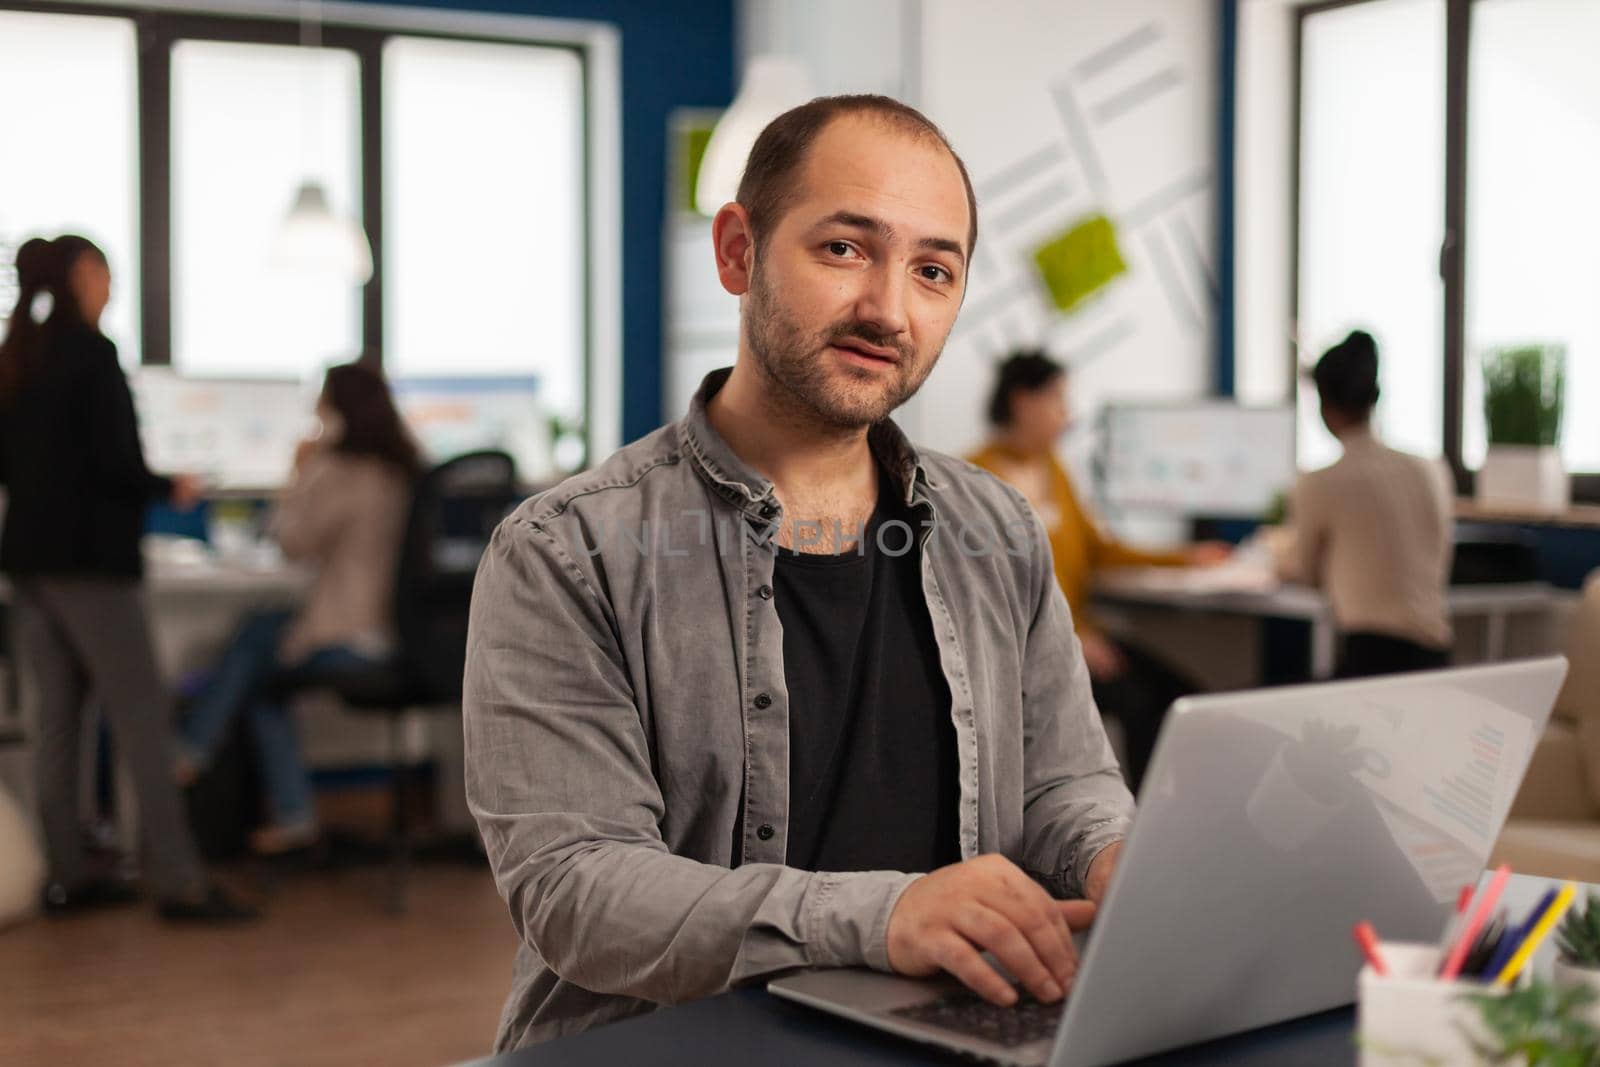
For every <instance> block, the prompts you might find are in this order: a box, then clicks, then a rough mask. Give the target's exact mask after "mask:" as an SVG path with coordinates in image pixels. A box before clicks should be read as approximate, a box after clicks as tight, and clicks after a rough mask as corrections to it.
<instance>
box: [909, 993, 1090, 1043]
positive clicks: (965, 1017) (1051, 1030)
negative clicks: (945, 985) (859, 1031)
mask: <svg viewBox="0 0 1600 1067" xmlns="http://www.w3.org/2000/svg"><path fill="white" fill-rule="evenodd" d="M1017 992H1018V995H1019V996H1018V1000H1017V1002H1016V1003H1015V1004H1014V1005H1012V1006H1011V1007H1009V1008H1002V1007H1000V1006H999V1005H998V1004H990V1003H989V1002H988V1001H987V1000H984V999H983V998H982V997H980V996H978V995H977V994H976V993H973V992H970V991H967V990H962V991H961V992H959V993H951V994H950V995H949V996H945V997H940V998H939V999H938V1000H930V1001H927V1002H926V1003H923V1004H913V1005H911V1006H910V1007H908V1008H896V1009H895V1010H894V1011H893V1012H890V1014H891V1015H896V1016H899V1017H900V1018H902V1019H910V1020H911V1021H913V1022H919V1023H925V1024H927V1025H928V1026H937V1027H939V1028H940V1029H941V1030H953V1031H955V1032H956V1033H958V1034H965V1035H966V1036H968V1037H979V1038H982V1039H983V1040H985V1041H993V1042H994V1043H995V1044H997V1045H1004V1046H1005V1047H1007V1048H1015V1047H1016V1046H1018V1045H1026V1044H1028V1043H1029V1042H1030V1041H1041V1040H1043V1039H1045V1038H1048V1037H1054V1036H1055V1032H1056V1027H1057V1026H1058V1025H1060V1023H1061V1012H1062V1010H1063V1009H1064V1008H1065V1007H1066V1005H1067V1002H1066V1001H1065V1000H1058V1001H1056V1002H1055V1003H1054V1004H1043V1003H1040V1002H1039V1001H1037V1000H1035V999H1033V997H1031V996H1029V995H1028V994H1027V993H1025V992H1023V991H1022V990H1020V989H1019V990H1018V991H1017Z"/></svg>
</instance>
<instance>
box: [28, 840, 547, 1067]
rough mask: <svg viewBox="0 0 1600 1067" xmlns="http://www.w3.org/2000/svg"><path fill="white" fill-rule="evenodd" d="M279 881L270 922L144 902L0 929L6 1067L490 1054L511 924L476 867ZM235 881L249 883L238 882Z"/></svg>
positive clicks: (440, 1060) (506, 974)
mask: <svg viewBox="0 0 1600 1067" xmlns="http://www.w3.org/2000/svg"><path fill="white" fill-rule="evenodd" d="M382 877H383V872H382V869H381V868H373V867H361V868H353V869H346V870H343V871H338V872H326V871H324V872H304V873H300V874H294V875H289V876H286V877H284V878H282V879H279V880H276V881H275V883H274V884H273V885H272V887H271V889H270V892H269V893H268V894H267V895H266V896H265V897H264V899H263V897H262V896H261V895H260V894H259V893H258V894H257V896H256V899H263V902H264V904H265V907H266V916H265V918H264V919H263V920H262V921H260V922H257V923H255V924H252V925H249V926H244V927H238V928H233V929H223V930H218V929H206V930H199V929H186V928H175V927H173V926H171V925H168V924H164V923H162V922H160V921H159V920H157V919H156V918H155V915H154V913H153V911H152V910H151V908H149V907H148V906H141V907H134V908H128V909H122V910H119V911H115V912H110V913H102V914H99V915H94V916H90V917H84V918H74V919H70V920H45V919H36V920H33V921H32V922H29V923H27V924H25V925H22V926H18V927H13V928H10V929H6V930H0V1064H28V1065H33V1064H118V1065H130V1067H132V1065H144V1064H151V1065H154V1064H179V1065H182V1064H202V1063H203V1064H217V1063H227V1064H273V1065H277V1064H340V1065H342V1067H350V1065H354V1064H384V1065H396V1067H398V1065H406V1064H417V1065H437V1064H448V1063H457V1062H459V1061H461V1060H466V1059H472V1058H475V1057H478V1056H485V1055H488V1054H489V1052H490V1047H491V1045H492V1042H493V1038H494V1026H495V1020H496V1018H497V1017H498V1015H499V1011H500V1005H501V1002H502V1001H503V999H504V997H505V994H506V990H507V988H508V987H509V984H510V975H511V958H512V955H513V953H514V951H515V947H516V941H515V938H516V935H515V933H514V931H513V930H512V928H511V923H510V920H509V919H508V918H507V916H506V911H505V906H504V905H503V904H502V903H501V902H500V898H499V897H498V896H497V895H496V894H495V890H494V885H493V882H492V881H491V880H490V876H489V872H488V870H487V868H484V867H469V866H462V865H454V866H452V865H423V866H419V867H417V868H416V869H415V870H414V872H413V880H412V883H411V895H410V908H409V911H408V913H407V914H406V915H404V916H399V917H395V916H390V915H388V914H387V913H385V911H384V910H383V908H382V904H381V893H380V891H381V887H382V881H381V879H382ZM231 884H238V885H241V886H243V887H244V888H246V889H249V888H250V887H251V885H252V882H251V881H250V880H244V881H241V880H238V879H235V881H234V882H233V883H231Z"/></svg>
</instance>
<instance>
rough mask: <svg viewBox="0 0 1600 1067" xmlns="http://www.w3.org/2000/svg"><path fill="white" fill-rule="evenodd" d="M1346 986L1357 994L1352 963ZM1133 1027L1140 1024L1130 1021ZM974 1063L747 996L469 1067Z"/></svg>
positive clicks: (1304, 1044) (1282, 1032) (1335, 1031)
mask: <svg viewBox="0 0 1600 1067" xmlns="http://www.w3.org/2000/svg"><path fill="white" fill-rule="evenodd" d="M1484 877H1485V879H1487V878H1488V875H1487V874H1486V875H1485V876H1484ZM1559 884H1560V883H1559V882H1557V881H1555V880H1553V879H1548V878H1533V877H1527V876H1522V875H1518V876H1515V877H1513V878H1512V879H1511V881H1510V883H1509V884H1508V885H1507V886H1506V891H1505V895H1504V897H1503V898H1502V899H1503V901H1504V904H1505V906H1506V907H1508V908H1510V909H1512V910H1513V911H1525V910H1527V909H1529V908H1531V907H1533V905H1534V903H1535V902H1536V901H1538V899H1539V897H1540V896H1541V895H1542V894H1543V893H1544V891H1545V890H1546V889H1547V888H1549V887H1550V886H1553V885H1559ZM1597 890H1600V886H1582V885H1580V887H1579V899H1584V898H1585V897H1586V895H1587V892H1592V891H1597ZM1553 958H1554V949H1553V947H1552V944H1551V942H1546V944H1545V945H1544V946H1543V947H1542V948H1541V949H1540V951H1539V952H1538V953H1537V954H1536V955H1535V956H1534V962H1533V964H1532V966H1533V968H1534V970H1535V972H1536V973H1541V974H1548V973H1549V966H1550V961H1551V960H1552V959H1553ZM1197 980H1200V981H1203V980H1204V978H1203V976H1201V977H1198V978H1197ZM1350 988H1351V991H1352V993H1353V992H1354V989H1355V976H1354V963H1353V962H1352V963H1351V979H1350ZM1136 1014H1137V1011H1136V1010H1135V1011H1131V1012H1130V1016H1134V1015H1136ZM1130 1024H1131V1025H1137V1023H1136V1022H1133V1021H1132V1020H1131V1019H1130ZM1354 1037H1355V1009H1354V1008H1353V1007H1345V1008H1335V1009H1334V1010H1332V1011H1326V1012H1322V1013H1321V1014H1319V1015H1309V1016H1306V1017H1305V1018H1303V1019H1294V1020H1291V1021H1289V1022H1285V1023H1279V1024H1277V1025H1276V1026H1268V1027H1263V1028H1262V1029H1260V1030H1252V1031H1250V1032H1249V1033H1244V1034H1237V1035H1235V1036H1233V1037H1225V1038H1221V1039H1219V1040H1216V1041H1208V1042H1206V1043H1204V1044H1201V1045H1194V1046H1192V1047H1190V1048H1185V1049H1175V1050H1173V1051H1171V1052H1167V1053H1163V1054H1161V1055H1159V1056H1151V1057H1149V1058H1146V1059H1142V1060H1135V1061H1132V1062H1133V1063H1134V1064H1137V1065H1140V1067H1341V1065H1344V1064H1354V1063H1355V1062H1356V1060H1357V1049H1356V1046H1355V1044H1354ZM971 1062H972V1061H971V1060H966V1059H963V1058H961V1057H959V1056H956V1055H954V1054H944V1053H941V1052H939V1051H938V1050H936V1049H932V1048H929V1047H927V1046H924V1045H917V1044H914V1043H912V1042H909V1041H905V1040H902V1039H900V1038H895V1037H891V1036H889V1035H888V1034H881V1033H879V1032H877V1031H875V1030H872V1029H870V1028H868V1027H864V1026H856V1025H854V1024H852V1023H849V1022H846V1021H844V1020H843V1019H836V1018H834V1017H832V1016H830V1015H826V1014H824V1013H822V1012H818V1011H812V1010H811V1009H808V1008H804V1007H801V1006H800V1005H798V1004H792V1003H790V1002H789V1001H786V1000H780V999H778V998H777V997H774V996H771V995H769V994H768V993H766V992H765V991H764V990H762V989H759V988H750V989H740V990H735V991H734V992H732V993H725V994H723V995H722V996H719V997H712V998H710V999H708V1000H702V1001H697V1002H695V1003H692V1004H686V1005H684V1006H682V1007H677V1008H670V1009H667V1010H664V1011H658V1012H655V1013H653V1014H650V1015H644V1016H640V1017H639V1018H636V1019H629V1020H627V1021H626V1022H620V1023H614V1024H612V1025H610V1026H603V1027H600V1028H598V1029H595V1030H591V1031H590V1032H588V1033H585V1034H579V1035H577V1036H575V1037H569V1038H563V1039H562V1040H559V1041H552V1042H549V1043H547V1044H544V1045H536V1046H534V1047H533V1048H529V1049H523V1050H522V1051H520V1052H513V1053H508V1054H506V1055H504V1056H495V1057H491V1058H489V1059H484V1060H479V1061H477V1062H476V1063H475V1064H474V1065H472V1067H610V1065H612V1064H624V1063H625V1064H639V1065H658V1064H659V1065H663V1067H666V1065H676V1064H682V1065H684V1067H691V1065H693V1067H702V1065H704V1064H728V1065H732V1064H745V1063H759V1064H761V1065H762V1067H787V1065H789V1064H827V1065H828V1067H911V1065H913V1064H952V1065H954V1064H962V1063H971Z"/></svg>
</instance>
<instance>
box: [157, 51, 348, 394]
mask: <svg viewBox="0 0 1600 1067" xmlns="http://www.w3.org/2000/svg"><path fill="white" fill-rule="evenodd" d="M360 125H361V115H360V84H359V70H358V63H357V60H356V56H355V54H354V53H353V52H347V51H340V50H335V49H329V48H319V49H314V50H313V49H309V48H299V47H296V46H292V45H263V44H237V43H233V42H228V41H197V40H184V41H179V42H178V43H177V44H176V45H175V46H174V47H173V49H172V362H173V365H174V366H175V367H176V368H177V369H178V371H179V372H180V373H182V374H184V375H187V376H191V377H217V376H226V377H267V378H301V377H311V376H313V375H314V374H315V373H316V372H317V371H319V370H321V369H322V368H323V367H326V366H328V365H329V364H331V363H340V362H345V361H347V360H350V359H353V358H355V357H356V356H358V355H360V354H361V348H362V331H361V303H360V294H359V293H358V292H357V291H356V290H355V289H354V288H353V287H351V286H350V285H348V284H344V283H341V282H340V280H338V279H336V278H328V277H318V276H316V275H311V276H306V275H305V274H303V273H301V272H295V271H290V270H285V269H284V268H283V267H281V266H280V265H277V264H275V263H274V262H273V242H274V239H275V238H276V236H277V233H278V230H279V228H280V227H281V225H282V224H283V220H284V217H285V216H286V215H287V214H288V212H289V205H290V204H291V203H292V202H293V200H294V195H295V191H296V190H297V189H298V188H299V186H300V183H301V182H303V181H305V180H306V179H308V178H313V179H315V180H317V181H319V182H320V183H321V184H322V187H323V188H324V189H325V190H326V191H327V194H328V199H329V204H330V206H331V208H332V209H333V211H334V213H335V215H336V216H345V217H349V216H355V217H357V218H359V217H360V209H361V164H360V160H361V153H360Z"/></svg>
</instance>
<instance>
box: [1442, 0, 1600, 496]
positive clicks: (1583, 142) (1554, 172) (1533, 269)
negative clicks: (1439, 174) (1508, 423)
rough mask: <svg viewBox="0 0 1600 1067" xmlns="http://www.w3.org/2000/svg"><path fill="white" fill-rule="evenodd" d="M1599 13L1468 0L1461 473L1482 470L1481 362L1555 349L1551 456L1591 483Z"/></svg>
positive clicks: (1598, 329) (1598, 460)
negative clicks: (1561, 411)
mask: <svg viewBox="0 0 1600 1067" xmlns="http://www.w3.org/2000/svg"><path fill="white" fill-rule="evenodd" d="M1597 47H1600V5H1596V4H1595V3H1594V2H1593V0H1478V3H1477V4H1476V5H1475V6H1474V7H1473V10H1472V52H1471V58H1470V60H1469V62H1468V65H1467V71H1468V76H1469V78H1470V79H1471V87H1470V89H1469V94H1470V95H1469V97H1468V99H1469V101H1470V104H1471V106H1470V109H1469V111H1468V117H1469V121H1470V127H1469V131H1468V134H1467V153H1468V160H1467V195H1468V201H1467V212H1468V214H1467V233H1468V234H1469V235H1470V244H1469V246H1468V253H1467V320H1466V348H1465V352H1464V355H1465V380H1464V386H1465V388H1464V389H1463V396H1464V398H1465V402H1464V407H1465V412H1464V427H1465V440H1464V442H1463V449H1462V458H1463V459H1464V460H1465V461H1466V465H1467V466H1468V467H1469V468H1476V467H1477V466H1479V465H1480V464H1481V463H1482V462H1483V457H1484V453H1485V451H1486V449H1487V443H1486V439H1485V435H1484V425H1483V378H1482V371H1481V362H1480V361H1481V359H1482V356H1483V353H1484V352H1485V351H1486V350H1488V349H1490V348H1493V347H1496V346H1498V345H1504V344H1516V343H1521V342H1526V341H1554V342H1561V343H1564V344H1565V345H1566V348H1567V367H1566V371H1567V375H1566V377H1567V380H1566V414H1565V418H1564V420H1563V430H1562V441H1561V449H1562V454H1563V457H1564V458H1565V460H1566V465H1567V468H1568V469H1569V470H1575V471H1600V261H1597V260H1596V259H1595V243H1596V240H1597V239H1600V198H1597V196H1596V188H1595V178H1596V175H1600V66H1596V64H1595V61H1594V54H1595V50H1596V48H1597Z"/></svg>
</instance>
